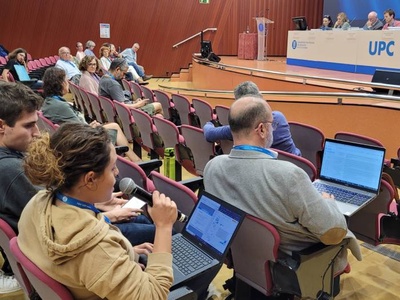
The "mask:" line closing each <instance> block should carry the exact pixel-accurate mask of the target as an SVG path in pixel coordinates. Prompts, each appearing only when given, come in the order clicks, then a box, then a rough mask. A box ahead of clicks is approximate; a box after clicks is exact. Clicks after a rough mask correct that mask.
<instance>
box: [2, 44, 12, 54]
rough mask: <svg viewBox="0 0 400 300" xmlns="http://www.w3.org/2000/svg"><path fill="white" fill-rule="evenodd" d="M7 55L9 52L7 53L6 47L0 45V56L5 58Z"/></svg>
mask: <svg viewBox="0 0 400 300" xmlns="http://www.w3.org/2000/svg"><path fill="white" fill-rule="evenodd" d="M8 53H10V51H8V50H7V48H6V47H4V46H3V45H2V44H0V56H3V57H6V56H8Z"/></svg>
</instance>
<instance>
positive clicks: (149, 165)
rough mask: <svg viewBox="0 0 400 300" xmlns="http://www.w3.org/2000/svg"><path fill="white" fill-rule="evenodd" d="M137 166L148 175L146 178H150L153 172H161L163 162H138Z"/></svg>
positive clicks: (154, 160) (157, 160) (155, 160)
mask: <svg viewBox="0 0 400 300" xmlns="http://www.w3.org/2000/svg"><path fill="white" fill-rule="evenodd" d="M137 164H138V166H139V167H141V168H142V170H143V171H144V172H145V173H146V176H147V177H148V176H149V175H150V173H151V171H153V170H155V171H157V172H160V167H161V165H162V161H161V160H159V159H151V160H149V161H141V162H138V163H137Z"/></svg>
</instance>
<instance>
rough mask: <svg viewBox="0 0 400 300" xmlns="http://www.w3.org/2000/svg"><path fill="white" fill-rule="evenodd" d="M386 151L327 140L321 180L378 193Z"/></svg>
mask: <svg viewBox="0 0 400 300" xmlns="http://www.w3.org/2000/svg"><path fill="white" fill-rule="evenodd" d="M384 156H385V149H383V148H376V147H369V146H363V145H357V144H347V143H341V142H340V141H334V140H326V142H325V147H324V156H323V161H322V165H321V173H320V177H321V179H327V180H334V181H336V182H338V183H342V184H345V185H349V186H353V187H358V188H360V189H367V190H369V191H372V192H378V188H379V184H380V180H381V171H382V167H383V160H384Z"/></svg>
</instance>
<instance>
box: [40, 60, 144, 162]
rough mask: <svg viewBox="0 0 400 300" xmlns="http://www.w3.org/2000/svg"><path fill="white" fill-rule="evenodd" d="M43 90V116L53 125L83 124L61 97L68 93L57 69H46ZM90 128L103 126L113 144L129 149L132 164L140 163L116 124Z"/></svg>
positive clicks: (66, 82) (63, 76)
mask: <svg viewBox="0 0 400 300" xmlns="http://www.w3.org/2000/svg"><path fill="white" fill-rule="evenodd" d="M43 82H44V84H43V90H44V96H45V97H46V99H45V101H44V104H43V106H42V112H43V115H44V116H45V117H46V118H48V119H49V120H50V121H52V122H53V123H55V124H62V123H68V122H79V123H85V121H84V120H83V118H81V117H80V116H79V115H78V113H77V112H76V111H75V110H74V109H73V107H72V105H70V104H69V103H68V102H67V101H66V100H65V99H64V98H63V96H64V95H65V94H67V93H68V90H69V84H68V79H67V78H66V76H65V72H64V70H62V69H59V68H55V67H54V68H48V69H47V70H46V72H45V73H44V75H43ZM90 125H91V126H92V127H98V126H104V127H105V128H106V129H108V130H110V134H113V135H114V136H115V135H116V136H115V142H116V144H117V145H118V146H127V147H128V148H129V150H128V152H126V153H125V154H126V156H127V157H128V158H129V159H130V160H131V161H134V162H138V161H140V158H139V157H138V156H137V155H136V154H135V153H134V152H133V151H132V150H131V147H129V143H128V140H127V139H126V137H125V135H124V133H123V132H122V130H121V127H120V126H119V125H118V124H117V123H107V124H103V125H101V124H100V123H99V122H97V121H93V122H92V123H90Z"/></svg>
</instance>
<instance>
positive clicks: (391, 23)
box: [382, 8, 400, 30]
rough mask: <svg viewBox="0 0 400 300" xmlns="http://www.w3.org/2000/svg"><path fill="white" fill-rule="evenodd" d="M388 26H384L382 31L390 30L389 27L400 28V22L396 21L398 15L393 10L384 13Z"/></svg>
mask: <svg viewBox="0 0 400 300" xmlns="http://www.w3.org/2000/svg"><path fill="white" fill-rule="evenodd" d="M383 17H384V18H385V22H386V24H385V25H383V28H382V30H386V29H389V27H400V21H397V20H396V19H395V17H396V13H395V12H394V10H393V9H391V8H389V9H387V10H385V11H384V12H383Z"/></svg>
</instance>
